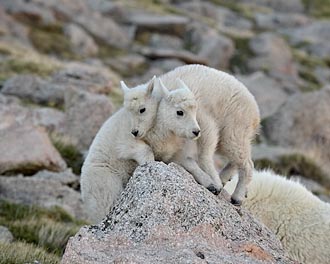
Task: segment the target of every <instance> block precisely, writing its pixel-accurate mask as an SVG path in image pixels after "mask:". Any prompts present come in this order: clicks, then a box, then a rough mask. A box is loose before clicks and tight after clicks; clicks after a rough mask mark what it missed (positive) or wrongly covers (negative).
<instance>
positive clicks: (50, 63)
mask: <svg viewBox="0 0 330 264" xmlns="http://www.w3.org/2000/svg"><path fill="white" fill-rule="evenodd" d="M0 52H1V54H3V58H1V60H0V83H1V82H3V81H5V80H6V79H8V78H10V77H12V76H14V75H17V74H36V75H39V76H42V77H45V76H49V75H50V74H52V73H54V72H55V71H57V70H59V69H60V68H61V63H60V62H59V61H57V60H55V59H52V58H49V57H47V56H43V55H41V54H39V53H36V52H35V51H34V50H30V49H28V48H26V47H22V46H20V45H18V44H16V43H6V42H1V41H0Z"/></svg>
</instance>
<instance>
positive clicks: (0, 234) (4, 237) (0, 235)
mask: <svg viewBox="0 0 330 264" xmlns="http://www.w3.org/2000/svg"><path fill="white" fill-rule="evenodd" d="M13 241H14V236H13V234H12V233H11V232H10V231H9V229H8V228H7V227H5V226H0V242H1V243H10V242H13Z"/></svg>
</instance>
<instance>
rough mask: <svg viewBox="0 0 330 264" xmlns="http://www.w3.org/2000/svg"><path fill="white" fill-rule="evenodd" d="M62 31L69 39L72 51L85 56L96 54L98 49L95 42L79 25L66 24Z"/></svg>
mask: <svg viewBox="0 0 330 264" xmlns="http://www.w3.org/2000/svg"><path fill="white" fill-rule="evenodd" d="M64 33H65V35H66V36H68V37H69V39H70V43H71V49H72V50H73V52H75V53H76V54H78V55H82V56H86V57H87V56H93V55H97V53H98V51H99V48H98V46H97V44H96V43H95V41H94V39H93V38H92V37H91V36H90V35H89V34H88V33H87V32H86V31H85V30H84V29H83V28H81V27H80V26H78V25H76V24H73V23H71V24H68V25H66V26H65V29H64Z"/></svg>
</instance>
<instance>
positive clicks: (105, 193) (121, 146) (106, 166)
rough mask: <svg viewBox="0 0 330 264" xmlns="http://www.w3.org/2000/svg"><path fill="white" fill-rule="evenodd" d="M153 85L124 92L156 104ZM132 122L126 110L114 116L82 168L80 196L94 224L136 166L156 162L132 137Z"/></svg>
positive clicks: (146, 148) (106, 210)
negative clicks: (153, 96)
mask: <svg viewBox="0 0 330 264" xmlns="http://www.w3.org/2000/svg"><path fill="white" fill-rule="evenodd" d="M152 83H153V81H152V82H150V83H149V84H144V85H140V86H138V87H136V89H129V90H125V87H123V90H124V92H125V95H126V96H128V97H131V98H135V97H137V98H138V97H140V96H141V97H143V98H150V100H154V99H153V98H152V97H151V90H150V89H149V88H150V84H152ZM156 110H157V109H154V111H156ZM131 122H132V120H131V113H130V112H128V111H127V110H126V109H125V108H122V109H120V110H119V111H118V112H116V113H115V114H114V115H113V116H111V117H110V118H109V119H108V120H107V121H106V122H105V123H104V124H103V126H102V127H101V128H100V130H99V131H98V133H97V135H96V136H95V138H94V140H93V142H92V145H91V146H90V149H89V152H88V155H87V157H86V160H85V162H84V164H83V167H82V172H81V195H82V200H83V203H84V207H85V210H86V212H87V214H88V215H89V218H90V220H91V221H93V222H94V223H97V222H99V221H101V220H102V218H103V217H105V216H106V214H107V213H108V212H109V210H110V208H111V207H112V205H113V203H114V202H115V200H116V199H117V198H118V196H119V195H120V193H121V192H122V190H123V188H124V186H125V185H126V183H127V181H128V179H129V178H130V177H131V175H132V173H133V172H134V170H135V168H136V167H137V165H138V164H143V163H145V162H148V161H154V155H153V152H152V150H151V148H150V147H149V146H148V145H146V144H145V142H143V141H141V140H138V139H136V138H134V137H133V135H132V134H131V127H132V123H131Z"/></svg>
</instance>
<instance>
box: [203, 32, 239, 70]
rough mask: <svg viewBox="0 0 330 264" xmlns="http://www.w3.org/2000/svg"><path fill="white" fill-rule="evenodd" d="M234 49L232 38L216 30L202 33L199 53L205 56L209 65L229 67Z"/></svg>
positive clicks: (222, 67)
mask: <svg viewBox="0 0 330 264" xmlns="http://www.w3.org/2000/svg"><path fill="white" fill-rule="evenodd" d="M234 49H235V48H234V43H233V41H232V40H231V39H230V38H227V37H225V36H223V35H220V34H219V33H217V32H216V31H215V30H209V31H208V32H204V34H203V35H202V38H201V40H200V47H199V49H198V50H199V51H198V53H197V54H198V56H200V57H202V58H205V60H206V61H207V65H209V66H211V67H213V68H218V69H219V68H221V69H227V68H228V66H229V60H230V58H231V57H232V56H233V54H234Z"/></svg>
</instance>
